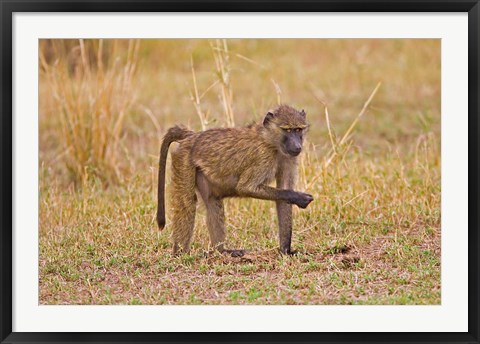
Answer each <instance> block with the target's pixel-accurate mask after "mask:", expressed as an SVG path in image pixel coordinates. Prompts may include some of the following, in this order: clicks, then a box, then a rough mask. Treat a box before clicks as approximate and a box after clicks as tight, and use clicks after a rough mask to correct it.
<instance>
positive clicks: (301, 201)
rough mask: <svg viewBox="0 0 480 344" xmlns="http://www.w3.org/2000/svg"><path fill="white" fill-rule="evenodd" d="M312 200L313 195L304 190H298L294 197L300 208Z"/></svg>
mask: <svg viewBox="0 0 480 344" xmlns="http://www.w3.org/2000/svg"><path fill="white" fill-rule="evenodd" d="M311 201H313V196H312V195H310V194H307V193H304V192H298V193H297V197H296V199H295V204H296V205H298V206H299V207H300V208H302V209H305V208H306V207H307V206H308V205H309V204H310V202H311Z"/></svg>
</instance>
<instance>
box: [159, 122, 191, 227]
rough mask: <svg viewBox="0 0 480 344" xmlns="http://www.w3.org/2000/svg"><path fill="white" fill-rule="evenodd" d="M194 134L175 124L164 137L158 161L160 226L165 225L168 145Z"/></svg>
mask: <svg viewBox="0 0 480 344" xmlns="http://www.w3.org/2000/svg"><path fill="white" fill-rule="evenodd" d="M192 134H193V131H190V130H188V129H185V128H182V127H179V126H175V127H172V128H170V129H168V131H167V133H166V134H165V136H164V137H163V141H162V146H161V148H160V159H159V162H158V209H157V223H158V228H159V229H163V228H164V227H165V169H166V164H167V153H168V147H169V146H170V144H171V143H172V142H176V141H180V140H183V139H184V138H186V137H188V136H190V135H192Z"/></svg>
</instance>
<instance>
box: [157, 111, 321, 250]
mask: <svg viewBox="0 0 480 344" xmlns="http://www.w3.org/2000/svg"><path fill="white" fill-rule="evenodd" d="M307 129H308V124H307V121H306V114H305V111H304V110H302V111H297V110H295V109H294V108H292V107H290V106H288V105H281V106H279V107H277V108H276V109H275V110H273V111H270V112H268V113H267V114H266V116H265V118H264V119H263V122H261V123H257V124H251V125H249V126H247V127H242V128H222V129H210V130H206V131H201V132H193V131H190V130H187V129H185V128H182V127H179V126H175V127H173V128H170V129H169V130H168V131H167V133H166V134H165V136H164V138H163V142H162V145H161V148H160V161H159V171H158V212H157V223H158V226H159V228H160V229H163V228H164V226H165V165H166V161H167V153H168V147H169V146H170V144H171V143H172V142H178V143H179V145H178V147H177V149H176V150H174V151H173V152H172V153H171V157H172V179H171V181H172V189H171V190H172V192H171V202H170V203H171V209H172V222H171V226H172V237H173V253H174V254H178V253H179V252H184V253H186V252H188V251H189V246H190V241H191V239H192V236H193V229H194V224H195V211H196V202H197V196H196V195H197V192H198V194H200V196H201V198H202V200H203V202H204V203H205V206H206V209H207V227H208V231H209V234H210V241H211V246H212V247H213V248H214V249H217V250H218V251H220V252H222V253H228V254H231V255H232V256H234V257H238V256H243V255H244V254H245V251H244V250H242V249H235V250H227V249H225V247H224V243H225V215H224V208H223V199H224V198H226V197H253V198H258V199H263V200H271V201H275V202H276V206H277V214H278V224H279V241H280V252H281V253H284V254H293V252H292V250H291V238H292V204H296V205H297V206H298V207H300V208H306V207H307V206H308V204H309V203H310V202H311V201H313V197H312V196H311V195H309V194H307V193H303V192H298V191H293V188H294V184H295V177H296V171H297V157H298V155H299V154H300V152H301V150H302V143H303V137H304V134H305V133H306V131H307ZM273 179H276V188H275V187H271V186H269V185H268V184H269V183H270V182H271V181H273Z"/></svg>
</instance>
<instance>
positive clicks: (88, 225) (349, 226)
mask: <svg viewBox="0 0 480 344" xmlns="http://www.w3.org/2000/svg"><path fill="white" fill-rule="evenodd" d="M60 43H61V44H63V45H64V46H65V47H66V48H68V49H80V48H75V46H78V45H79V44H78V42H76V43H75V42H73V43H72V42H57V43H56V44H60ZM69 44H70V45H69ZM84 44H85V45H87V44H92V47H93V48H95V47H96V45H98V44H99V42H98V41H94V42H92V41H86V42H84ZM104 44H105V45H108V46H111V45H112V44H117V52H116V55H117V56H118V57H120V58H122V57H123V58H127V56H129V54H128V42H127V41H121V42H111V41H105V42H104ZM45 47H46V42H42V45H41V48H45ZM138 49H139V50H138V57H137V58H135V59H138V62H137V63H136V72H135V75H136V79H135V80H136V81H135V83H133V81H132V83H131V84H132V85H134V84H135V85H136V87H135V88H132V89H130V91H129V93H128V95H125V96H126V97H128V99H131V100H130V102H129V104H130V105H129V106H128V107H125V112H124V115H123V122H122V130H121V134H120V135H119V136H118V137H119V138H118V142H117V144H113V142H109V143H111V145H110V146H109V147H110V149H112V150H115V152H114V153H111V154H116V158H115V159H112V160H110V159H106V160H107V161H111V162H112V161H113V167H114V169H115V170H116V171H117V172H116V173H118V174H119V175H120V177H119V180H120V183H116V184H111V185H109V187H107V188H105V187H104V185H105V183H104V182H102V180H103V179H105V177H100V178H99V177H98V176H96V175H95V174H89V175H90V177H91V178H88V179H86V180H84V181H83V182H82V187H81V188H75V187H74V182H73V181H74V180H75V178H73V179H72V175H71V174H69V173H68V169H69V168H70V167H68V166H69V164H70V163H69V162H68V160H67V159H63V158H62V153H63V152H64V151H65V149H66V147H65V146H64V145H63V143H62V142H63V139H64V137H63V136H64V134H63V129H62V128H63V127H64V123H63V122H62V121H64V119H62V116H65V115H64V114H63V113H62V112H60V111H59V110H58V99H56V98H55V92H51V89H52V88H51V85H52V81H51V80H49V78H51V75H50V74H49V72H48V71H43V72H42V73H41V75H40V147H41V150H40V162H39V164H40V229H39V234H40V257H39V258H40V277H39V284H40V285H39V287H40V300H39V301H40V303H41V304H112V303H113V304H438V303H440V196H441V193H440V165H441V160H440V44H439V42H438V41H436V40H228V41H213V42H209V41H205V40H163V41H153V40H150V41H142V42H141V44H140V47H139V48H138ZM45 51H46V50H45ZM279 52H281V54H279ZM62 54H63V53H62ZM62 54H59V55H58V56H57V55H55V53H54V52H52V51H50V56H48V54H47V53H45V60H46V61H47V63H48V65H49V66H50V67H49V68H53V66H54V63H53V61H56V59H57V58H58V61H57V65H58V66H60V65H61V64H67V62H68V61H67V62H66V61H62V56H67V55H65V54H64V55H62ZM212 54H213V55H214V56H212ZM215 54H217V55H215ZM219 56H221V57H219ZM218 59H223V60H221V61H222V62H220V61H219V60H218ZM91 61H95V58H94V57H92V60H91ZM102 61H103V60H102ZM112 61H113V59H112ZM124 61H125V60H124ZM136 61H137V60H136ZM90 64H93V65H94V66H95V65H97V64H98V62H97V63H94V62H90ZM222 64H223V67H222ZM120 66H123V67H122V68H125V66H126V65H122V64H121V65H120ZM120 66H119V67H120ZM219 67H220V68H219ZM110 68H112V66H111V65H110V67H108V68H105V70H104V71H105V73H106V74H107V73H112V78H120V76H118V75H117V74H118V73H119V69H117V70H116V71H115V72H114V71H113V70H111V69H110ZM122 68H120V71H121V70H123V69H122ZM97 71H98V68H96V67H95V68H93V67H92V68H91V77H92V79H95V78H96V77H98V76H97ZM80 73H83V71H80ZM222 73H223V74H222ZM225 73H227V75H228V77H226V75H225ZM120 74H121V73H120ZM74 75H75V74H69V75H68V78H65V79H61V80H63V81H62V82H63V84H62V85H61V86H59V88H65V89H66V88H69V87H77V86H74V85H76V82H77V81H76V79H75V78H74ZM81 75H83V74H81ZM192 78H193V80H192ZM132 80H133V79H132ZM226 80H228V81H227V82H226ZM379 80H382V85H381V87H380V88H375V85H377V83H378V81H379ZM81 84H82V83H79V85H81ZM84 85H85V88H89V87H90V86H89V87H87V86H88V85H90V83H85V84H84ZM91 87H92V89H90V88H89V89H88V90H84V91H83V92H84V93H85V94H90V97H92V98H91V99H96V98H97V96H98V94H99V93H98V90H99V89H98V88H95V87H94V86H91ZM374 89H375V91H374V92H372V90H374ZM312 93H313V94H312ZM369 98H370V99H369ZM134 99H135V101H133V100H134ZM317 99H318V100H321V101H322V102H323V103H324V104H326V105H328V108H327V107H326V106H324V105H322V104H321V103H319V102H318V100H317ZM366 100H368V101H367V102H366ZM116 101H117V100H116V98H111V99H110V100H109V101H107V102H113V103H115V102H116ZM280 101H282V102H286V103H290V104H293V105H295V106H298V107H301V108H305V110H306V111H307V116H308V118H309V120H310V122H311V130H310V132H309V136H308V142H307V143H306V149H305V153H302V160H301V164H300V175H299V183H298V184H299V185H298V189H299V190H305V191H307V192H309V193H311V194H313V195H314V197H315V201H314V202H313V203H312V204H311V205H310V206H309V207H308V209H306V210H299V209H295V211H294V234H293V247H294V248H295V249H298V250H299V254H298V255H297V256H294V257H282V256H279V255H278V254H277V251H276V248H277V245H278V242H277V233H276V217H275V208H274V207H273V206H272V204H271V203H270V202H265V201H259V200H251V199H241V200H240V199H232V200H227V202H226V203H227V204H226V205H227V207H226V212H227V220H228V227H227V233H228V235H227V240H228V243H229V246H230V247H242V248H246V249H248V250H250V252H249V254H248V255H247V256H245V257H242V258H231V257H225V256H221V255H217V254H215V255H212V256H208V257H206V256H205V255H204V250H205V249H206V248H207V247H208V234H207V230H206V228H205V211H204V209H203V206H200V207H199V216H198V217H197V224H196V235H195V238H194V244H193V247H192V253H191V255H185V256H181V257H172V256H171V254H170V248H171V244H170V239H169V235H170V232H169V229H168V220H169V218H168V204H167V228H166V229H165V230H164V231H161V232H159V231H158V230H157V228H156V225H155V222H154V216H155V209H156V206H155V198H156V173H157V161H158V149H159V144H160V138H161V135H162V134H163V132H165V130H166V129H167V128H168V127H169V126H171V125H173V124H174V123H183V124H185V125H187V126H190V127H191V128H193V129H195V130H200V129H202V128H209V127H214V126H221V125H226V124H228V123H231V122H229V121H233V120H234V121H235V123H236V124H237V125H243V124H246V123H248V122H250V121H251V120H259V119H260V118H262V116H263V114H264V113H265V111H266V110H268V109H269V108H271V107H273V106H275V104H277V103H278V102H280ZM192 102H193V103H192ZM82 104H83V105H81V106H80V108H81V109H82V110H84V112H85V114H86V115H87V114H88V115H89V116H90V118H92V119H94V117H95V116H93V114H94V113H95V112H88V111H90V110H91V109H93V110H94V109H95V107H94V106H93V105H91V104H89V105H88V106H87V105H86V104H87V103H82ZM233 104H234V106H233ZM92 106H93V107H92ZM111 106H118V105H114V104H111ZM229 111H231V112H230V113H231V114H232V116H234V117H232V118H230V117H229V116H230V115H229ZM82 113H83V112H82ZM97 113H98V112H97ZM95 143H96V142H95ZM69 159H70V157H69ZM87 161H88V160H87ZM105 176H106V175H105ZM167 176H168V173H167ZM108 178H110V177H108ZM108 178H107V179H108ZM167 191H168V188H167Z"/></svg>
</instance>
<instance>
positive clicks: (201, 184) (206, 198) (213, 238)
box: [197, 171, 245, 257]
mask: <svg viewBox="0 0 480 344" xmlns="http://www.w3.org/2000/svg"><path fill="white" fill-rule="evenodd" d="M197 187H198V191H199V192H200V195H201V196H202V199H203V202H204V203H205V207H206V209H207V228H208V232H209V234H210V242H211V246H212V247H213V248H214V249H216V250H218V251H219V252H222V253H228V254H230V255H231V256H232V257H241V256H243V255H244V254H245V250H227V249H225V246H224V244H225V210H224V206H223V200H222V199H221V198H219V197H215V196H214V195H213V194H212V192H211V187H210V183H209V182H208V180H207V179H206V178H205V176H204V175H203V173H202V172H201V171H197Z"/></svg>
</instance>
